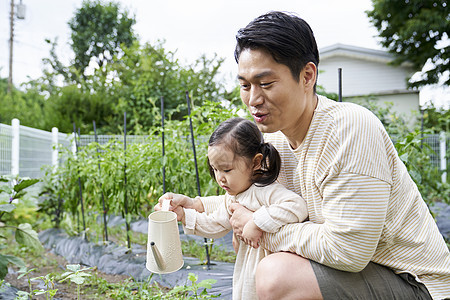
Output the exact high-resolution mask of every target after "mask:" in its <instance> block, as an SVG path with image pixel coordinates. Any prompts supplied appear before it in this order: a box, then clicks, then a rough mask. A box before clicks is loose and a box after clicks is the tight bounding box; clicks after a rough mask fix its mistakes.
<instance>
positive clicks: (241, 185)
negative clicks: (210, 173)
mask: <svg viewBox="0 0 450 300" xmlns="http://www.w3.org/2000/svg"><path fill="white" fill-rule="evenodd" d="M260 156H262V155H261V154H260V155H257V156H255V157H254V159H253V161H251V160H249V159H247V158H243V157H239V156H236V155H235V154H234V152H232V151H231V150H230V149H228V147H225V146H224V145H216V146H210V147H208V159H209V163H210V165H211V167H212V168H213V170H214V175H215V177H216V181H217V183H218V184H219V185H220V187H221V188H223V189H224V190H225V191H227V192H228V194H230V195H233V196H235V195H237V194H239V193H242V192H243V191H245V190H247V189H248V188H249V187H250V186H251V185H252V176H253V173H254V171H255V170H257V169H259V168H260V165H261V158H259V157H260ZM258 158H259V159H258Z"/></svg>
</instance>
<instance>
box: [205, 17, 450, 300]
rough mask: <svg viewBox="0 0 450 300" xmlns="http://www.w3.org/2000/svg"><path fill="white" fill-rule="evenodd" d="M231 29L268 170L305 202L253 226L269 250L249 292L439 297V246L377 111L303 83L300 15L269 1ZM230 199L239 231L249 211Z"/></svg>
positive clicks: (308, 62)
mask: <svg viewBox="0 0 450 300" xmlns="http://www.w3.org/2000/svg"><path fill="white" fill-rule="evenodd" d="M236 39H237V45H236V50H235V58H236V61H237V62H238V79H239V82H240V86H241V98H242V101H243V102H244V103H245V104H246V105H247V107H248V109H249V111H250V113H251V114H252V116H253V117H254V119H255V122H256V123H257V125H258V127H259V128H260V130H261V131H262V132H264V133H265V139H266V141H268V142H271V143H273V144H274V145H275V147H276V148H277V149H278V151H279V152H280V154H281V157H282V171H281V173H280V176H279V179H278V181H279V182H280V183H282V184H283V185H285V186H287V187H288V188H289V189H291V190H293V191H295V192H297V193H298V194H301V195H302V196H303V197H304V198H305V200H306V201H307V203H308V212H309V221H306V222H303V223H297V224H291V225H286V226H284V227H283V228H282V229H280V231H279V232H277V233H274V234H264V235H263V238H262V240H261V246H262V247H264V248H267V249H268V250H270V251H272V252H276V253H274V254H272V255H269V256H268V257H266V258H264V259H263V260H262V261H261V262H260V264H259V265H258V268H257V271H256V285H257V293H258V297H259V299H431V298H433V299H444V298H446V297H450V253H449V250H448V248H447V246H446V244H445V242H444V240H443V238H442V236H441V235H440V233H439V231H438V229H437V226H436V224H435V222H434V220H433V218H432V216H431V215H430V213H429V211H428V208H427V206H426V204H425V202H424V201H423V199H422V198H421V195H420V193H419V191H418V189H417V187H416V185H415V184H414V182H413V181H412V180H411V178H410V176H409V175H408V173H407V170H406V168H405V166H404V165H403V164H402V162H401V161H400V159H399V158H398V154H397V153H396V151H395V148H394V146H393V144H392V142H391V140H390V139H389V136H388V134H387V133H386V131H385V129H384V128H383V126H382V124H381V122H380V121H379V120H378V119H377V118H376V117H375V116H374V115H373V114H372V113H371V112H369V111H368V110H366V109H364V108H362V107H360V106H357V105H355V104H350V103H337V102H334V101H332V100H329V99H327V98H325V97H322V96H318V95H317V94H316V93H315V86H316V80H317V67H318V64H319V54H318V50H317V45H316V42H315V38H314V35H313V32H312V30H311V28H310V27H309V25H308V24H307V23H306V22H305V21H304V20H302V19H300V18H298V17H296V16H294V15H289V14H285V13H281V12H270V13H268V14H265V15H262V16H260V17H258V18H256V19H255V20H253V21H252V22H251V23H250V24H248V25H247V26H246V27H245V28H243V29H241V30H239V32H238V34H237V36H236ZM202 204H203V207H200V210H202V209H203V208H204V209H205V210H206V211H207V212H208V211H211V210H213V209H214V203H205V202H204V203H202ZM199 206H202V205H199ZM232 210H233V211H234V213H233V217H232V219H231V224H232V225H233V229H234V232H235V233H236V234H237V236H239V235H240V234H241V233H242V228H243V226H244V225H245V224H246V222H247V221H248V220H250V219H251V218H252V212H251V211H248V210H247V209H245V208H244V207H242V206H240V205H239V204H233V205H232ZM294 253H295V254H294Z"/></svg>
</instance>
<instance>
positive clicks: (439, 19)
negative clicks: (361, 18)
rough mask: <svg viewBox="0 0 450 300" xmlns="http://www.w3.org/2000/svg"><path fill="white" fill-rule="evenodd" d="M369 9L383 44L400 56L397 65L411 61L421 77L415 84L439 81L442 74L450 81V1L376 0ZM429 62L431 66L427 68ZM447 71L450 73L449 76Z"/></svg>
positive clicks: (373, 0)
mask: <svg viewBox="0 0 450 300" xmlns="http://www.w3.org/2000/svg"><path fill="white" fill-rule="evenodd" d="M372 3H373V9H372V10H371V11H366V13H367V15H368V17H369V19H370V21H371V23H372V24H373V25H374V26H375V28H376V29H377V30H378V32H379V36H380V37H381V44H382V45H383V46H384V47H386V48H387V49H389V52H391V53H393V54H395V55H396V59H395V60H394V62H393V63H394V64H397V65H399V64H401V63H403V62H406V61H408V62H411V63H412V65H413V68H414V70H415V71H417V72H422V74H421V75H422V76H421V78H420V79H418V80H415V81H414V82H411V81H409V82H408V84H409V85H410V86H411V87H420V86H424V85H428V84H436V83H438V82H439V79H440V78H441V76H443V75H444V76H447V77H446V78H445V84H446V85H448V84H449V83H450V78H449V76H448V71H449V60H450V56H449V47H450V43H449V36H448V33H449V32H450V22H449V21H450V16H449V12H450V8H449V5H448V4H447V0H372ZM426 63H431V67H430V68H429V69H428V70H426V69H424V66H425V64H426ZM446 73H447V75H445V74H446Z"/></svg>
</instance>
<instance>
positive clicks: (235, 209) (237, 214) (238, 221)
mask: <svg viewBox="0 0 450 300" xmlns="http://www.w3.org/2000/svg"><path fill="white" fill-rule="evenodd" d="M230 211H231V213H232V215H231V218H230V224H231V227H232V228H233V232H234V234H235V235H236V236H237V237H238V238H240V239H242V232H243V231H244V226H245V225H246V224H247V222H248V221H250V220H252V218H253V212H252V211H251V210H249V209H247V208H245V207H243V206H242V205H240V204H239V203H232V204H231V205H230Z"/></svg>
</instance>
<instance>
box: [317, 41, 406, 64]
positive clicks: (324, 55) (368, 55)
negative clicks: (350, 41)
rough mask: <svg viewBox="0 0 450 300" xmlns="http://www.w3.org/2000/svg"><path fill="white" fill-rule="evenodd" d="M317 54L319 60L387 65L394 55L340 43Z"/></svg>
mask: <svg viewBox="0 0 450 300" xmlns="http://www.w3.org/2000/svg"><path fill="white" fill-rule="evenodd" d="M319 53H320V60H323V59H328V58H332V57H337V56H339V57H348V58H354V59H361V60H365V61H373V62H379V63H389V62H391V61H392V60H394V55H393V54H391V53H389V52H387V51H384V50H376V49H369V48H364V47H358V46H351V45H345V44H340V43H337V44H334V45H331V46H327V47H323V48H321V49H319ZM402 66H404V67H409V66H410V64H409V63H404V64H402Z"/></svg>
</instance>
